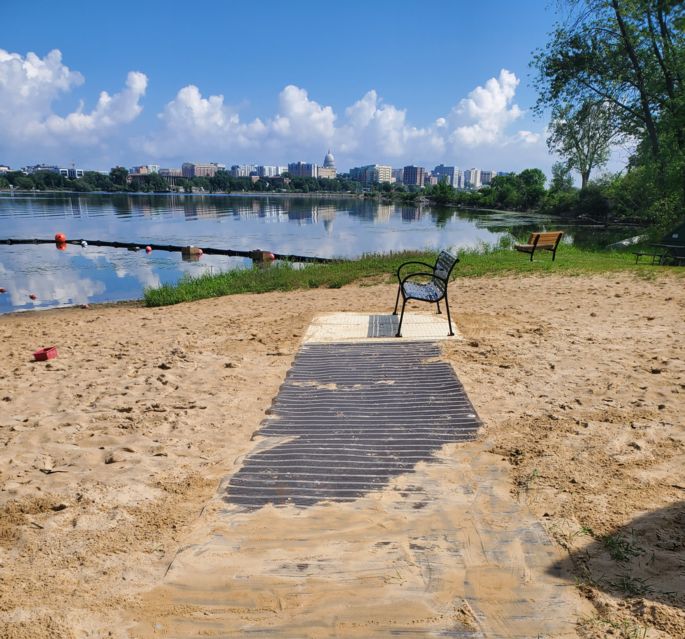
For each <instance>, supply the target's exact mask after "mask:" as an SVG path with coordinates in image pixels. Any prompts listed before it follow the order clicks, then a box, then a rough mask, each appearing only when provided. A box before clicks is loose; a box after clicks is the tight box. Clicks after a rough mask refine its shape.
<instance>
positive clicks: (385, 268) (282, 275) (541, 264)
mask: <svg viewBox="0 0 685 639" xmlns="http://www.w3.org/2000/svg"><path fill="white" fill-rule="evenodd" d="M436 255H437V252H430V251H422V252H404V253H389V254H384V255H380V254H372V255H364V256H362V257H361V258H359V259H355V260H340V261H336V262H333V263H329V264H310V265H307V266H304V267H301V266H294V265H291V264H287V263H274V264H272V265H270V266H266V267H263V268H262V267H259V266H255V267H253V268H251V269H242V270H231V271H225V272H223V273H219V274H212V275H210V274H205V275H200V276H198V277H191V276H186V277H184V278H182V279H181V280H180V281H179V282H178V283H177V284H165V285H163V286H160V287H158V288H153V289H147V290H146V291H145V303H146V304H147V305H148V306H165V305H168V304H177V303H179V302H190V301H193V300H198V299H204V298H208V297H219V296H221V295H234V294H236V293H265V292H268V291H292V290H295V289H307V288H340V287H341V286H344V285H345V284H351V283H353V282H357V283H360V284H362V285H363V284H371V283H382V282H393V281H396V279H395V272H396V270H397V267H398V266H399V265H400V264H401V263H402V262H405V261H407V260H419V261H423V262H428V263H432V262H434V261H435V258H436ZM459 259H460V262H459V264H457V266H456V267H455V269H454V271H453V276H454V277H483V276H492V275H501V274H506V273H510V274H520V275H529V274H540V275H546V274H552V273H563V274H567V275H581V274H584V273H604V272H608V271H634V272H636V273H639V274H641V275H644V276H647V277H649V276H656V274H657V273H660V272H664V271H670V272H675V273H678V274H680V275H681V276H682V275H685V269H683V268H680V269H678V268H670V267H663V266H652V265H648V264H637V265H636V264H635V258H634V256H633V255H632V254H631V253H629V252H619V251H614V252H607V251H590V250H584V249H580V248H576V247H574V246H567V245H562V246H560V247H559V249H558V250H557V257H556V260H555V261H554V262H552V256H551V253H549V252H547V251H541V252H540V253H536V255H535V258H534V260H533V261H532V262H531V261H530V258H529V256H528V255H527V254H525V253H518V252H516V251H513V250H511V249H510V248H508V247H506V246H485V245H483V246H480V247H478V248H475V249H468V250H464V251H460V252H459Z"/></svg>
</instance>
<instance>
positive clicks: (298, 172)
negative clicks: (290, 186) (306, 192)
mask: <svg viewBox="0 0 685 639" xmlns="http://www.w3.org/2000/svg"><path fill="white" fill-rule="evenodd" d="M317 168H318V167H317V166H316V164H309V163H306V162H291V163H290V164H288V173H290V177H313V178H315V177H318V171H317Z"/></svg>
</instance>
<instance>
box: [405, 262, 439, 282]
mask: <svg viewBox="0 0 685 639" xmlns="http://www.w3.org/2000/svg"><path fill="white" fill-rule="evenodd" d="M409 264H419V265H421V266H425V267H426V268H429V269H431V273H430V274H431V275H432V274H433V265H432V264H427V263H426V262H415V261H409V262H404V263H403V264H400V265H399V266H398V267H397V279H398V280H400V282H401V281H402V274H401V273H400V271H401V270H402V269H403V268H404V267H405V266H408V265H409Z"/></svg>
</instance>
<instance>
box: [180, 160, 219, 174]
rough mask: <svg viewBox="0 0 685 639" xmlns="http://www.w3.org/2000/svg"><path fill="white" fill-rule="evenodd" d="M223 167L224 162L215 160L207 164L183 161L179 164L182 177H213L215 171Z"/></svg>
mask: <svg viewBox="0 0 685 639" xmlns="http://www.w3.org/2000/svg"><path fill="white" fill-rule="evenodd" d="M225 169H226V166H225V165H224V164H217V163H216V162H210V163H209V164H193V163H192V162H184V163H183V164H182V165H181V172H182V174H183V177H184V178H194V177H214V176H215V175H216V172H217V171H220V170H225Z"/></svg>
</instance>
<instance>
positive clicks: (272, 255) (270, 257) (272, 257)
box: [266, 253, 276, 260]
mask: <svg viewBox="0 0 685 639" xmlns="http://www.w3.org/2000/svg"><path fill="white" fill-rule="evenodd" d="M266 259H267V260H275V259H276V256H275V255H274V254H273V253H267V255H266Z"/></svg>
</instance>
